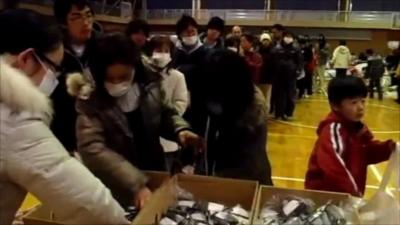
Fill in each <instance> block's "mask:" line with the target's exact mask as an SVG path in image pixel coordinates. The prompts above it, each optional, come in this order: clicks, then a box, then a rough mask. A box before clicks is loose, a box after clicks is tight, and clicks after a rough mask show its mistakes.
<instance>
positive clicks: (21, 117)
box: [0, 56, 128, 224]
mask: <svg viewBox="0 0 400 225" xmlns="http://www.w3.org/2000/svg"><path fill="white" fill-rule="evenodd" d="M2 59H4V58H2V57H1V56H0V224H11V223H12V221H13V219H14V215H15V213H16V211H17V210H18V208H19V207H20V205H21V203H22V201H23V200H24V198H25V196H26V194H27V192H30V193H32V194H33V195H35V196H36V197H37V198H39V200H40V201H41V202H42V203H43V204H46V205H47V206H49V207H50V208H52V209H54V213H55V215H56V217H57V218H58V219H59V221H60V222H62V223H63V224H128V221H127V220H126V219H125V217H124V210H123V209H122V208H121V206H120V205H119V204H118V203H117V202H116V201H115V200H114V199H113V197H112V196H111V193H110V191H109V190H108V189H107V188H106V187H105V186H104V185H103V184H102V183H101V182H100V181H99V180H98V179H97V178H95V177H94V176H93V175H92V174H91V173H90V172H89V170H87V169H86V168H85V167H84V166H83V165H82V164H81V163H79V162H78V161H77V160H76V159H74V158H72V157H70V156H69V155H68V153H67V152H66V150H65V149H64V147H63V146H62V145H61V144H60V142H59V141H58V140H57V139H56V138H55V137H54V135H53V134H52V133H51V131H50V130H49V128H48V125H49V123H50V120H51V113H52V109H51V105H50V101H49V99H48V98H47V97H46V96H45V95H44V94H42V93H41V92H40V91H39V90H38V89H37V88H36V87H35V86H34V85H33V84H32V83H31V81H30V80H29V79H28V78H27V77H26V76H25V75H24V74H23V73H21V72H20V71H18V70H16V69H13V68H11V67H10V66H9V65H8V64H7V63H6V62H4V60H2Z"/></svg>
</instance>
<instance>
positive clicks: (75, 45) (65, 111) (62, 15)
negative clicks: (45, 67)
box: [50, 0, 101, 153]
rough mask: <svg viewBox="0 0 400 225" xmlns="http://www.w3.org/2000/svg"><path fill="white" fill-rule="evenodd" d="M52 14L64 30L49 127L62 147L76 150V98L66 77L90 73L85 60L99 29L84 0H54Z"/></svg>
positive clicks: (87, 3)
mask: <svg viewBox="0 0 400 225" xmlns="http://www.w3.org/2000/svg"><path fill="white" fill-rule="evenodd" d="M54 15H55V17H56V19H57V21H58V23H59V25H60V27H61V28H62V31H63V33H64V46H65V49H64V59H63V61H62V64H61V67H62V70H63V72H62V73H61V74H60V75H59V76H58V77H57V79H58V81H59V82H58V83H59V85H58V86H57V88H56V89H55V91H54V92H53V93H52V95H51V96H50V97H51V99H52V100H53V105H54V111H55V115H54V120H53V122H52V124H51V129H52V131H53V132H54V134H55V135H56V137H57V138H58V139H59V140H60V141H61V143H62V144H63V145H64V147H65V148H66V149H67V150H68V151H69V152H71V153H72V152H73V151H75V150H76V135H75V122H76V116H77V115H76V111H75V99H74V98H72V97H71V96H70V95H68V93H67V87H66V84H65V83H66V82H65V81H66V79H67V76H68V74H70V73H73V72H79V73H84V74H85V75H87V76H90V73H88V69H87V62H88V58H89V55H90V53H91V52H92V46H93V42H94V40H95V38H96V37H97V36H99V35H100V33H101V31H99V30H100V29H99V28H98V27H96V26H95V24H94V12H93V10H92V8H91V7H90V5H89V2H88V1H87V0H55V1H54Z"/></svg>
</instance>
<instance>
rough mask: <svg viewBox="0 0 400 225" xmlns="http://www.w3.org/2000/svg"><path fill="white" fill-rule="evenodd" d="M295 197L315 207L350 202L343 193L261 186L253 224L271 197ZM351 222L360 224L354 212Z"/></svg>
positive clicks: (347, 196)
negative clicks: (312, 202)
mask: <svg viewBox="0 0 400 225" xmlns="http://www.w3.org/2000/svg"><path fill="white" fill-rule="evenodd" d="M276 195H279V196H282V197H284V196H297V197H301V198H308V199H311V200H312V201H314V203H315V204H316V207H317V208H318V207H320V206H322V205H324V204H326V203H327V202H328V201H332V203H333V204H336V205H340V203H342V202H346V203H347V202H350V200H351V196H350V195H349V194H344V193H335V192H325V191H314V190H295V189H286V188H276V187H270V186H261V187H260V188H259V190H258V197H257V203H256V210H255V212H254V218H253V222H254V224H256V223H257V221H258V219H259V215H260V212H261V210H262V208H263V206H264V204H265V203H266V202H267V201H269V200H271V199H272V197H273V196H276ZM351 220H352V221H353V222H354V223H353V224H360V223H359V217H358V215H357V213H356V212H354V215H353V217H352V218H351Z"/></svg>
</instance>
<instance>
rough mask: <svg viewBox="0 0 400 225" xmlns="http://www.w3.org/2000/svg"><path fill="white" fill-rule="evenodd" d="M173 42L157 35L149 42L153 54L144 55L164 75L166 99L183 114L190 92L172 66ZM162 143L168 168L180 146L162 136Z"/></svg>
mask: <svg viewBox="0 0 400 225" xmlns="http://www.w3.org/2000/svg"><path fill="white" fill-rule="evenodd" d="M172 50H173V43H172V42H171V40H170V39H169V38H168V37H166V36H155V37H153V38H152V39H151V40H150V42H149V52H151V55H149V56H144V57H143V60H142V61H143V64H144V65H145V66H146V67H147V68H149V69H150V70H152V71H154V72H157V73H159V74H160V76H161V77H162V81H161V85H162V88H163V91H164V92H165V98H166V100H167V101H168V102H169V103H170V104H171V105H172V106H173V107H174V108H175V110H176V111H177V112H178V113H179V115H183V114H184V113H185V111H186V108H187V107H188V105H189V93H188V90H187V87H186V81H185V76H184V75H183V74H182V73H181V72H179V71H178V70H176V69H173V68H171V52H172ZM161 145H162V146H163V148H164V151H165V153H166V155H165V156H166V160H167V166H168V169H169V170H171V168H172V165H173V162H174V161H175V160H177V158H178V149H179V146H178V144H177V143H175V142H172V141H168V140H166V139H164V138H161Z"/></svg>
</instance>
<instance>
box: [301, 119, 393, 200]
mask: <svg viewBox="0 0 400 225" xmlns="http://www.w3.org/2000/svg"><path fill="white" fill-rule="evenodd" d="M317 134H318V140H317V142H316V143H315V147H314V150H313V152H312V154H311V158H310V161H309V165H308V171H307V174H306V183H305V187H306V188H307V189H315V190H323V191H332V192H344V193H349V194H351V195H353V196H357V197H362V196H363V195H364V191H365V184H366V180H367V167H368V165H371V164H377V163H380V162H383V161H386V160H388V159H389V157H390V155H391V152H392V151H393V150H394V148H395V143H394V142H393V141H391V140H390V141H386V142H380V141H377V140H374V136H373V135H372V133H371V131H370V130H369V129H368V127H367V126H366V125H364V124H363V123H361V122H358V123H355V122H349V121H347V120H345V119H344V118H343V117H342V116H340V115H338V114H336V113H334V112H332V113H330V114H329V115H328V117H327V118H326V119H325V120H324V121H322V122H321V123H320V125H319V127H318V130H317Z"/></svg>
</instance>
